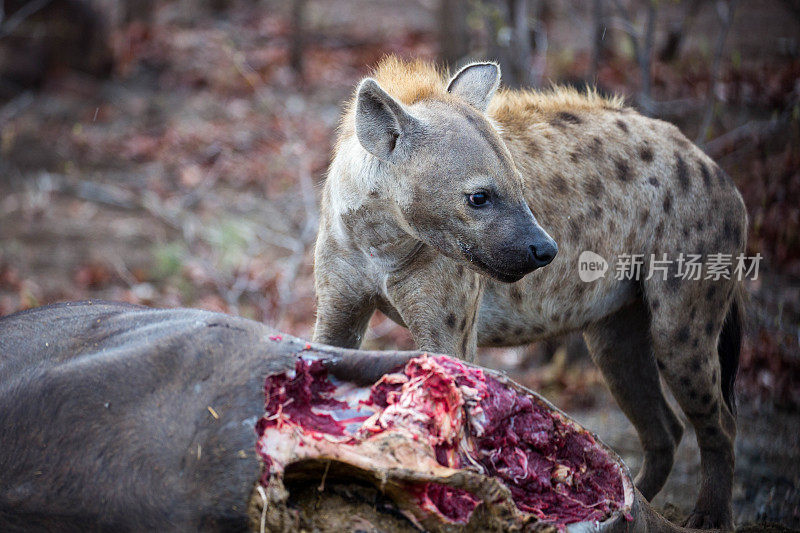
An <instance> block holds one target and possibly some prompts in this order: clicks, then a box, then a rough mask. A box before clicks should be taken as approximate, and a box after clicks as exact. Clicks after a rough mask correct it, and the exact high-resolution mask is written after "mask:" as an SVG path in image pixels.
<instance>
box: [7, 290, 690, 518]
mask: <svg viewBox="0 0 800 533" xmlns="http://www.w3.org/2000/svg"><path fill="white" fill-rule="evenodd" d="M298 354H303V355H308V356H310V357H312V358H321V359H322V361H323V363H324V364H325V366H326V367H327V370H328V371H329V372H330V373H331V374H332V375H333V376H335V377H337V378H338V379H340V380H341V381H350V382H352V383H355V384H358V385H368V384H371V383H374V382H375V381H378V380H379V379H380V378H381V376H383V375H384V374H386V373H389V372H393V371H396V370H397V369H398V368H402V366H403V365H404V364H405V363H406V362H407V361H409V360H410V359H411V358H414V357H417V356H419V355H421V352H369V351H355V350H346V349H340V348H332V347H329V346H324V345H319V344H309V343H307V342H306V341H304V340H301V339H297V338H294V337H291V336H289V335H285V334H281V333H278V332H276V331H274V330H272V329H270V328H268V327H266V326H264V325H262V324H259V323H256V322H253V321H250V320H246V319H243V318H237V317H232V316H227V315H223V314H219V313H211V312H207V311H200V310H192V309H172V310H165V309H149V308H145V307H139V306H133V305H128V304H121V303H109V302H77V303H65V304H56V305H51V306H46V307H40V308H37V309H31V310H29V311H23V312H21V313H17V314H14V315H10V316H7V317H3V318H0V428H2V431H0V532H3V533H6V532H16V531H48V532H49V531H59V532H62V531H63V532H71V531H80V532H90V531H115V532H125V531H159V532H161V531H248V530H250V528H251V527H252V526H253V522H252V519H253V515H252V514H250V513H249V511H252V509H248V505H250V504H251V503H252V499H251V498H252V494H253V493H254V487H255V485H256V483H257V481H258V479H259V477H260V476H261V474H262V470H261V465H260V463H259V460H258V459H257V457H256V453H255V441H256V434H255V430H254V426H255V423H256V421H257V420H258V418H259V417H260V416H261V415H262V414H263V413H264V382H265V379H266V376H268V375H274V374H277V373H282V372H286V371H288V370H290V369H292V368H294V366H295V362H296V360H297V355H298ZM487 372H488V371H487ZM493 375H494V376H495V379H499V380H501V381H503V382H504V383H506V382H507V380H505V378H503V377H501V376H500V375H499V374H493ZM507 383H508V384H509V385H512V384H511V382H510V381H508V382H507ZM514 386H516V385H514ZM552 408H553V409H555V408H554V407H552ZM465 479H467V477H465ZM315 490H316V489H315ZM633 490H634V502H633V505H632V507H631V515H632V516H631V517H629V518H627V519H626V518H625V517H622V516H618V517H617V518H616V519H614V520H609V521H606V522H604V523H603V526H602V527H601V528H600V529H601V530H602V531H604V532H617V531H620V532H622V531H625V532H662V531H663V532H670V533H671V532H677V531H686V530H685V529H683V528H677V527H675V526H673V525H671V524H669V523H668V522H667V521H666V520H664V519H663V518H662V517H661V516H659V515H658V514H657V513H655V511H653V510H652V508H651V507H650V506H649V505H648V504H647V502H646V501H645V500H644V498H643V497H642V496H641V494H639V493H638V491H635V489H633ZM315 494H316V496H315V501H317V503H319V498H320V495H319V492H318V491H317V492H316V493H315ZM315 505H316V504H315ZM344 511H345V514H348V513H347V511H348V509H346V508H345V509H344ZM316 512H317V511H316V507H314V511H313V513H316ZM313 513H312V514H313ZM349 514H350V515H352V513H349ZM413 529H414V528H413V526H411V525H410V524H409V530H413ZM576 531H577V530H576ZM581 531H582V530H581Z"/></svg>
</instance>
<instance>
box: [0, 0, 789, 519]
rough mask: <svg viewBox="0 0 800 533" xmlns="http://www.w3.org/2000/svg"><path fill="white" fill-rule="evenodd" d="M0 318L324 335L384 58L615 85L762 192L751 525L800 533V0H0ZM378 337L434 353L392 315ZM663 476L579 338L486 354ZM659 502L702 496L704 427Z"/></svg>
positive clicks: (372, 337)
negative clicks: (334, 210)
mask: <svg viewBox="0 0 800 533" xmlns="http://www.w3.org/2000/svg"><path fill="white" fill-rule="evenodd" d="M0 6H2V10H1V11H0V315H3V314H9V313H12V312H15V311H18V310H21V309H25V308H29V307H33V306H37V305H41V304H46V303H51V302H55V301H61V300H77V299H86V298H104V299H112V300H122V301H127V302H134V303H140V304H146V305H151V306H166V307H173V306H190V307H200V308H205V309H211V310H215V311H223V312H229V313H235V314H239V315H242V316H246V317H249V318H253V319H255V320H259V321H262V322H265V323H268V324H270V325H273V326H275V327H277V328H279V329H281V330H283V331H286V332H289V333H292V334H294V335H298V336H301V337H306V338H307V337H310V335H311V331H312V327H313V322H314V320H313V318H314V292H313V279H312V249H313V243H314V239H315V235H316V228H317V192H318V190H319V187H320V184H321V183H322V181H323V180H324V176H325V170H326V166H327V163H328V160H329V154H330V150H331V145H332V141H333V139H334V130H335V128H336V124H337V121H338V118H339V113H340V109H341V103H342V102H343V101H344V100H345V99H346V98H348V97H349V95H350V94H351V92H352V90H353V87H354V85H355V84H356V83H357V81H358V80H359V78H360V77H361V76H363V75H365V74H366V73H367V72H368V71H369V68H370V67H371V66H373V65H374V64H375V63H376V62H377V61H378V60H379V59H380V58H381V57H382V56H383V55H384V54H387V53H396V54H399V55H402V56H405V57H424V58H429V59H431V60H434V61H438V62H440V63H442V64H446V65H449V66H451V67H452V68H455V67H457V66H458V65H460V64H462V63H464V62H466V61H467V60H468V59H480V58H487V59H497V60H499V61H500V63H501V65H502V68H503V78H504V83H505V84H507V85H511V86H516V87H544V86H548V85H549V84H551V83H562V84H573V85H576V86H579V87H583V86H585V84H587V83H589V84H596V85H597V86H598V88H599V89H600V90H601V91H602V92H606V93H618V94H621V95H624V96H625V97H626V98H627V101H628V103H629V104H630V105H632V106H634V107H636V108H637V109H638V110H639V111H640V112H642V113H645V114H647V115H650V116H654V117H658V118H661V119H664V120H668V121H670V122H673V123H675V124H677V125H678V126H679V127H680V128H681V129H682V130H683V131H684V132H685V133H686V134H687V135H688V136H689V138H691V139H694V140H696V142H697V143H698V144H699V145H700V146H701V147H703V149H704V150H705V151H706V152H707V153H708V154H709V155H711V157H713V158H714V159H716V160H717V161H718V162H719V163H720V165H721V166H722V167H723V168H724V169H725V170H726V171H727V172H728V173H729V174H730V175H731V176H732V177H733V178H734V180H735V181H736V184H737V185H738V187H739V188H740V190H741V191H742V194H743V195H744V198H745V201H746V203H747V207H748V211H749V215H750V233H749V245H748V248H749V249H748V251H749V252H750V253H751V254H755V253H761V254H762V256H763V257H764V260H763V261H762V263H761V268H760V275H759V278H758V279H757V280H756V281H752V282H749V284H748V291H749V293H750V301H749V304H748V327H747V336H746V339H745V346H744V351H743V354H742V366H741V371H740V374H739V382H738V392H739V397H740V400H739V403H740V417H739V420H740V435H739V441H738V444H737V486H736V491H735V512H736V518H737V520H739V521H740V522H760V523H765V522H780V523H782V524H784V525H786V526H791V527H800V490H798V486H799V485H800V466H798V465H800V443H799V442H798V441H799V440H800V439H798V437H797V434H796V431H797V428H798V427H800V426H799V425H798V424H800V349H799V348H798V342H799V340H800V2H798V1H797V0H717V1H700V0H585V1H581V0H405V1H398V0H291V1H279V0H251V1H246V0H240V1H235V0H138V1H134V0H128V1H125V0H83V1H79V0H50V1H48V0H5V1H0ZM365 346H367V347H371V348H394V347H400V348H411V347H412V346H413V344H412V342H411V339H410V337H409V335H408V333H407V332H406V331H405V330H403V329H402V328H399V327H398V326H396V325H394V324H393V323H392V322H391V321H389V320H388V319H386V318H385V317H383V316H381V315H377V316H376V317H375V318H374V319H373V322H372V324H371V328H370V331H369V334H368V337H367V339H366V341H365ZM480 362H481V363H483V364H486V365H488V366H493V367H497V368H503V369H505V370H507V371H508V372H509V374H510V375H511V376H512V377H514V378H515V379H517V380H519V381H520V382H522V383H524V384H526V385H528V386H531V387H533V388H535V389H537V390H539V391H541V392H543V393H544V394H545V395H546V396H548V397H549V398H551V399H552V400H553V401H555V402H556V403H557V404H558V405H560V406H562V407H563V408H565V409H567V410H568V411H570V412H571V413H573V414H576V415H577V416H578V418H579V419H580V420H582V421H584V423H586V424H587V425H588V427H589V428H591V429H593V430H595V431H597V432H598V433H599V434H600V436H601V438H603V439H604V440H606V441H607V442H609V444H612V445H613V446H615V447H616V448H617V449H618V450H619V451H620V453H621V454H622V455H623V457H624V458H625V460H626V462H627V463H628V464H629V465H630V466H631V468H632V470H634V471H635V470H636V468H638V460H639V455H638V453H639V452H638V449H639V448H638V442H637V440H636V437H635V433H634V432H633V429H632V427H631V426H630V424H629V423H628V422H627V421H626V420H625V419H624V417H623V416H622V415H621V413H619V411H618V410H617V409H616V408H615V407H614V404H613V400H611V399H610V396H609V395H608V393H607V392H606V391H605V389H604V387H603V385H602V378H601V377H600V375H599V373H598V372H597V370H596V369H595V368H594V367H593V366H592V364H591V362H590V361H589V360H588V357H587V356H586V354H585V348H584V347H583V344H582V340H581V338H580V336H570V337H567V338H564V339H559V340H557V341H553V342H548V343H541V344H539V345H534V346H530V347H522V348H517V349H504V350H483V351H482V352H481V354H480ZM679 453H680V456H679V458H678V460H677V463H676V467H675V471H674V472H673V474H672V476H671V477H670V480H669V482H668V486H667V488H666V489H665V491H664V492H663V493H662V494H661V495H660V496H659V497H658V498H657V500H656V503H657V504H658V505H660V506H661V507H662V508H663V509H665V510H666V512H667V513H668V514H669V513H672V514H674V515H675V516H676V517H679V516H680V515H681V514H682V513H685V512H687V511H688V510H689V509H690V508H691V504H692V502H693V498H694V495H695V493H696V490H697V479H698V464H697V463H698V459H697V457H698V456H697V455H696V454H697V452H696V444H695V443H694V440H693V436H692V434H691V431H687V436H686V437H685V438H684V444H683V445H682V446H681V449H680V452H679Z"/></svg>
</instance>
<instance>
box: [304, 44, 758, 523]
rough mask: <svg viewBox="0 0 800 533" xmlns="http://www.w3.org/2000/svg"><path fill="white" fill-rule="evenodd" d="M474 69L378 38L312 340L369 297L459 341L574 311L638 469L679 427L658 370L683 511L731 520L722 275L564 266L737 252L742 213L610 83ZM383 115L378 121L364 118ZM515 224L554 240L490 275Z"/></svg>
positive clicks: (728, 352)
mask: <svg viewBox="0 0 800 533" xmlns="http://www.w3.org/2000/svg"><path fill="white" fill-rule="evenodd" d="M471 69H472V70H471ZM492 72H497V75H499V70H498V69H497V67H496V66H491V64H476V65H474V66H468V67H466V68H465V69H464V70H462V71H460V72H459V73H458V74H457V75H456V77H454V78H453V79H452V80H451V81H449V82H448V77H447V76H446V74H445V73H444V72H441V71H439V70H437V69H436V68H434V67H433V66H431V65H429V64H427V63H424V62H419V61H417V62H403V61H400V60H398V59H396V58H388V59H386V60H384V61H383V62H382V63H381V64H380V65H379V66H378V68H377V69H376V71H375V72H374V73H373V80H372V81H370V80H367V81H365V82H362V84H361V85H360V86H359V90H358V91H357V92H356V94H355V95H354V98H353V100H352V102H351V103H350V105H349V106H348V107H347V110H346V112H345V114H344V117H343V121H342V126H341V128H340V132H339V138H338V142H337V145H336V150H335V153H334V157H333V160H332V163H331V166H330V170H329V175H328V179H327V181H326V184H325V189H324V192H323V197H322V207H321V222H320V231H319V237H318V242H317V248H316V255H315V257H316V265H315V274H316V290H317V299H318V300H317V301H318V317H317V324H316V328H315V340H318V341H321V342H327V343H330V344H335V345H339V346H348V347H357V346H358V345H359V344H360V343H361V339H362V336H363V333H364V331H365V329H366V327H367V323H368V321H369V318H370V317H371V315H372V314H373V312H374V311H375V310H376V309H380V310H382V311H383V312H385V313H386V314H387V315H388V316H390V317H391V318H392V319H394V320H395V321H397V322H398V323H400V324H404V325H406V326H407V327H409V329H410V330H411V333H412V334H413V336H414V338H415V340H416V342H417V344H418V345H419V347H420V348H422V349H427V350H433V351H442V352H447V353H454V354H456V355H459V356H461V357H464V358H467V359H471V358H472V357H474V354H475V349H476V346H477V345H481V346H500V345H502V346H509V345H518V344H524V343H529V342H532V341H536V340H539V339H543V338H546V337H549V336H552V335H556V334H561V333H564V332H569V331H575V330H582V331H584V333H585V337H586V340H587V344H588V346H589V348H590V351H591V352H592V354H593V357H594V360H595V362H596V363H597V365H598V366H599V367H600V369H601V370H602V372H603V375H604V377H605V379H606V381H607V383H608V386H609V388H610V389H611V392H612V393H613V394H614V396H615V398H616V400H617V402H618V403H619V405H620V407H621V408H622V410H623V411H624V412H625V413H626V415H627V416H628V417H629V418H630V420H631V421H632V423H633V424H634V426H635V427H636V429H637V431H638V432H639V436H640V439H641V442H642V446H643V448H644V455H645V460H644V463H643V466H642V469H641V471H640V472H639V475H638V476H637V479H636V483H637V486H638V487H639V489H640V490H641V491H642V493H643V494H644V495H645V496H646V497H647V498H652V497H653V496H654V495H655V494H657V493H658V491H659V490H660V489H661V487H662V486H663V484H664V482H665V480H666V478H667V476H668V475H669V472H670V470H671V468H672V463H673V457H674V452H675V449H676V447H677V445H678V443H679V442H680V439H681V435H682V433H683V426H682V424H681V422H680V421H679V419H678V417H677V416H676V414H675V413H674V412H673V410H672V408H671V407H670V405H669V404H668V403H667V401H666V400H665V398H664V392H663V389H662V384H661V378H662V377H663V379H664V381H665V382H666V383H667V385H668V386H669V387H670V388H671V389H672V391H673V393H674V395H675V397H676V399H677V400H678V403H679V404H680V406H681V408H682V410H683V411H684V412H685V413H686V415H687V416H688V417H689V420H690V421H691V423H692V424H693V425H694V427H695V429H696V430H697V435H698V441H699V444H700V450H701V454H702V482H701V487H700V494H699V497H698V500H697V504H696V507H695V510H694V512H693V513H692V515H691V516H690V518H689V525H692V526H698V527H722V528H725V529H730V528H731V527H732V515H731V507H730V501H731V487H732V476H733V464H734V457H733V441H734V437H735V432H736V426H735V420H734V415H733V401H732V383H733V379H734V377H735V371H736V363H737V361H738V350H739V338H740V335H741V322H740V320H739V318H738V317H739V316H740V313H741V298H740V297H739V294H740V292H741V288H740V287H739V284H738V283H737V282H735V281H732V280H725V279H722V280H719V281H712V280H699V281H690V280H681V279H678V278H676V277H675V273H676V272H675V269H674V263H673V267H671V269H670V270H669V273H668V274H669V277H668V279H662V278H661V277H660V275H654V276H652V277H649V279H648V274H649V273H650V269H649V266H648V265H647V264H646V265H645V266H644V268H643V269H642V272H641V274H642V276H641V278H640V279H639V280H638V281H637V280H629V279H623V280H619V279H616V276H615V275H614V274H615V273H614V272H613V270H612V271H610V272H608V273H607V275H606V276H605V277H603V278H600V279H598V280H597V281H594V282H591V283H584V282H582V281H581V280H580V278H579V275H578V268H577V267H578V256H579V254H580V253H581V252H582V251H584V250H591V251H593V252H595V253H597V254H599V255H601V256H602V257H604V258H605V259H606V260H607V261H608V263H609V265H611V268H612V269H613V265H615V264H616V263H617V260H618V259H619V258H620V257H621V256H622V254H642V255H644V256H645V257H650V256H651V255H653V256H654V257H656V258H661V257H662V255H663V254H667V255H668V256H669V257H671V258H673V259H676V258H677V257H678V255H679V254H681V253H683V254H690V253H700V254H704V255H707V254H711V253H725V254H732V255H733V256H734V257H735V256H736V255H737V254H739V253H741V252H743V251H744V249H745V240H746V227H747V217H746V211H745V208H744V204H743V202H742V198H741V196H740V194H739V192H738V191H737V190H736V187H735V185H734V184H733V182H732V181H731V180H730V178H729V177H727V175H726V174H725V173H724V172H723V171H722V170H721V169H720V168H719V167H718V166H717V165H716V164H715V163H714V162H713V161H712V160H711V159H709V158H708V157H707V156H706V155H705V154H704V153H703V152H702V151H701V150H700V149H698V148H697V147H695V146H694V145H693V144H691V143H690V142H689V141H688V140H686V138H685V137H684V136H683V135H682V134H681V132H680V131H679V130H678V129H677V128H676V127H675V126H673V125H671V124H669V123H667V122H663V121H660V120H655V119H651V118H647V117H644V116H642V115H640V114H638V113H637V112H635V111H634V110H632V109H630V108H628V107H625V105H624V104H623V102H622V100H621V99H619V98H605V97H602V96H600V95H599V94H597V93H596V92H595V91H593V90H588V91H586V92H579V91H577V90H574V89H569V88H554V89H550V90H546V91H510V90H497V83H496V80H493V79H492ZM373 82H374V84H373ZM376 87H377V88H376ZM380 89H382V91H381V90H380ZM365 94H366V95H367V97H369V100H368V101H367V104H364V100H363V99H364V98H365ZM384 94H388V95H389V97H391V98H390V100H388V103H384V102H387V100H386V98H387V97H385V96H383V95H384ZM376 95H377V96H376ZM359 99H361V100H359ZM359 102H361V103H360V104H359ZM369 102H373V103H372V104H370V103H369ZM375 102H377V103H375ZM373 104H374V105H373ZM359 105H361V107H359ZM376 110H377V111H376ZM387 110H388V111H387ZM393 113H394V114H396V115H397V116H399V118H397V117H394V118H392V117H393ZM386 117H389V118H388V119H387V118H386ZM384 120H388V122H386V123H385V124H384V122H382V121H384ZM359 121H360V122H359ZM359 124H361V126H358V125H359ZM386 124H388V126H387V125H386ZM359 127H360V128H361V129H360V130H359ZM381 128H384V130H386V131H388V132H389V133H388V135H389V136H388V137H380V135H378V137H377V138H376V137H374V135H376V134H375V131H377V132H378V134H379V133H380V132H381V131H383V130H381ZM370 135H372V136H373V137H370ZM362 139H363V140H362ZM374 139H377V140H375V141H374V143H373V140H374ZM365 143H366V145H369V149H367V148H366V147H365ZM370 143H373V144H370ZM370 150H371V151H370ZM375 154H378V155H377V156H376V155H375ZM471 187H472V188H474V187H485V188H486V187H488V188H490V189H491V190H493V191H496V196H497V198H498V202H500V201H501V200H502V202H504V203H503V205H504V206H505V207H504V209H503V210H501V211H502V212H499V214H495V215H492V216H493V217H494V218H492V221H491V223H487V222H486V221H485V220H482V219H481V217H480V216H478V214H477V213H478V212H476V211H474V210H470V209H468V208H467V207H465V204H464V194H465V193H468V192H469V191H470V190H471ZM527 208H529V210H530V212H531V213H532V215H531V217H528V216H527V214H526V213H527ZM489 212H490V211H486V213H489ZM487 216H488V215H487ZM533 217H535V220H533ZM522 226H525V227H527V228H528V229H529V230H530V232H534V233H535V232H536V231H539V232H541V235H547V234H549V236H552V238H553V239H555V242H556V243H558V247H559V252H558V255H557V256H556V257H555V259H554V260H553V261H552V263H551V264H549V265H548V266H546V267H544V268H542V269H541V270H539V271H536V272H533V273H531V274H529V275H527V276H525V277H524V278H522V279H521V280H519V281H516V282H514V283H503V282H501V281H498V280H500V279H501V277H502V276H500V274H502V272H500V271H504V269H506V270H507V269H508V268H510V267H507V265H510V264H511V263H513V260H511V259H509V260H508V261H506V263H502V262H501V263H498V264H499V265H500V266H499V267H498V268H499V270H498V269H494V270H492V269H487V268H484V267H485V266H486V265H485V263H486V262H487V261H489V262H491V258H492V257H494V256H498V255H502V254H503V253H505V252H504V246H506V247H507V244H506V245H503V246H501V245H500V244H498V243H500V242H501V241H502V239H506V240H505V241H503V242H505V243H508V242H513V238H512V237H509V236H510V235H512V233H511V232H512V231H513V230H514V228H520V227H522ZM537 228H538V229H537ZM530 232H529V233H526V234H525V235H529V234H533V233H530ZM544 232H546V234H545V233H544ZM541 235H540V236H541ZM549 236H548V237H547V238H549ZM520 238H521V237H520ZM542 238H544V237H542ZM509 239H511V240H509ZM537 242H538V241H537ZM465 243H467V244H465ZM531 249H533V248H531ZM481 254H483V255H481ZM481 258H483V259H485V260H481ZM487 258H489V259H487ZM490 266H491V265H490ZM498 276H500V277H498ZM504 281H509V279H507V277H506V279H504Z"/></svg>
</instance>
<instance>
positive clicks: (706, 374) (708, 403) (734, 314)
mask: <svg viewBox="0 0 800 533" xmlns="http://www.w3.org/2000/svg"><path fill="white" fill-rule="evenodd" d="M645 290H646V293H647V295H648V301H649V303H650V309H651V313H652V324H653V329H652V335H653V347H654V349H655V354H656V358H657V360H658V362H659V366H660V368H661V369H662V370H661V371H662V375H663V376H664V378H665V380H666V381H667V383H668V385H669V387H670V388H671V389H672V392H673V394H674V395H675V398H676V399H677V400H678V403H679V404H680V406H681V409H682V410H683V412H684V413H686V416H687V417H688V418H689V420H690V422H691V423H692V425H693V426H694V429H695V432H696V434H697V443H698V445H699V447H700V464H701V475H702V479H701V484H700V492H699V495H698V498H697V502H696V503H695V507H694V510H693V511H692V513H691V515H690V516H689V519H688V520H687V525H688V526H690V527H696V528H703V529H708V528H722V529H726V530H731V529H732V528H733V517H732V511H731V496H732V494H731V491H732V486H733V468H734V448H733V446H734V439H735V437H736V420H735V417H734V413H733V411H734V404H733V379H734V377H735V374H736V368H737V366H738V360H739V346H740V340H741V318H740V316H739V312H740V310H741V303H740V301H739V298H738V297H733V293H734V292H736V291H735V283H734V282H733V281H728V280H724V279H723V280H719V281H711V280H703V281H700V280H697V281H682V280H679V281H676V280H669V281H661V280H657V279H656V278H653V279H652V280H649V281H645ZM726 316H727V319H726ZM723 326H724V327H723ZM718 342H719V350H718Z"/></svg>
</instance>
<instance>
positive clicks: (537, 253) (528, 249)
mask: <svg viewBox="0 0 800 533" xmlns="http://www.w3.org/2000/svg"><path fill="white" fill-rule="evenodd" d="M514 229H515V231H513V232H512V233H511V235H507V236H506V238H505V239H501V240H500V241H499V243H501V244H500V245H499V246H498V248H497V249H496V250H495V251H494V253H492V254H491V255H492V258H493V259H494V261H493V262H494V265H495V266H496V270H498V271H499V272H501V273H502V274H504V275H501V276H497V275H495V276H494V277H496V278H497V279H499V280H501V281H505V282H514V281H518V280H519V279H521V278H522V277H523V276H525V275H526V274H528V273H530V272H533V271H534V270H536V269H537V268H541V267H543V266H546V265H548V264H550V262H551V261H552V260H553V259H555V257H556V254H557V253H558V245H557V244H556V241H554V240H553V238H552V237H550V235H548V234H547V232H546V231H545V230H544V229H542V227H541V226H539V224H538V223H536V222H535V221H534V222H533V223H532V224H531V223H530V222H529V223H527V224H524V225H522V224H518V225H516V227H515V228H514Z"/></svg>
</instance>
